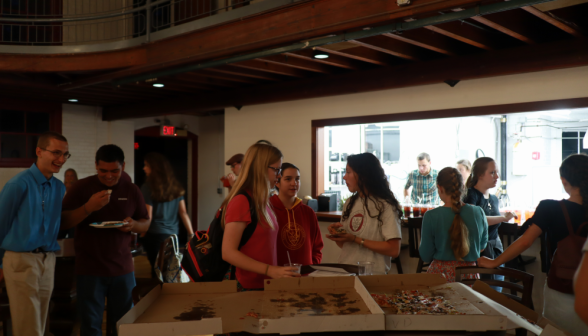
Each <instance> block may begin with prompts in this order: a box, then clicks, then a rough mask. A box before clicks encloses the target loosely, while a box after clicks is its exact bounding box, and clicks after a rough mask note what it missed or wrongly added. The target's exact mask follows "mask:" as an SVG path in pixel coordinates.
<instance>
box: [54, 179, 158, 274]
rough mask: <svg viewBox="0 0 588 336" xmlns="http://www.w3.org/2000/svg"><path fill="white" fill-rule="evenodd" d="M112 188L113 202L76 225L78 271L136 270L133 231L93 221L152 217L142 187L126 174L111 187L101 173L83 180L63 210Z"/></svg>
mask: <svg viewBox="0 0 588 336" xmlns="http://www.w3.org/2000/svg"><path fill="white" fill-rule="evenodd" d="M108 189H111V190H112V194H111V195H110V202H109V203H108V204H106V205H105V206H104V207H103V208H102V209H100V210H98V211H96V212H93V213H91V214H90V216H88V217H86V219H84V220H83V221H82V222H80V223H79V224H78V225H77V226H76V233H75V240H74V245H75V250H76V274H78V275H93V276H107V277H113V276H119V275H124V274H128V273H131V272H133V270H134V267H133V257H132V255H131V248H130V244H131V233H130V232H122V231H120V230H118V229H97V228H93V227H91V226H89V224H91V223H95V222H103V221H122V220H123V219H125V218H127V217H131V218H133V219H136V220H138V219H146V218H149V215H148V213H147V208H146V207H145V201H144V200H143V195H142V194H141V190H140V189H139V187H137V186H136V185H135V184H133V182H131V179H130V177H129V176H128V175H127V174H126V173H123V176H121V178H120V180H119V182H118V184H117V185H115V186H113V187H107V186H105V185H103V184H102V183H100V180H98V176H96V175H94V176H89V177H86V178H84V179H81V180H79V181H78V182H76V184H74V186H73V187H72V189H71V190H70V191H69V192H68V193H67V194H66V195H65V198H64V199H63V206H62V211H67V210H75V209H77V208H79V207H81V206H82V205H84V203H86V202H87V201H88V200H89V199H90V197H92V195H94V194H95V193H97V192H99V191H102V190H108Z"/></svg>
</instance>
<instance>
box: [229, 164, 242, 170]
mask: <svg viewBox="0 0 588 336" xmlns="http://www.w3.org/2000/svg"><path fill="white" fill-rule="evenodd" d="M239 164H241V163H233V164H232V165H231V168H233V169H235V167H237V165H239Z"/></svg>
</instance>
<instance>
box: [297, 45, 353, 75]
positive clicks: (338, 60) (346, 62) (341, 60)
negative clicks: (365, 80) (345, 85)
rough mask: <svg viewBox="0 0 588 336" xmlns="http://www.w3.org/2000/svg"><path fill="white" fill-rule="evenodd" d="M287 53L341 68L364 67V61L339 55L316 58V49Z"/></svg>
mask: <svg viewBox="0 0 588 336" xmlns="http://www.w3.org/2000/svg"><path fill="white" fill-rule="evenodd" d="M285 55H288V56H290V57H297V58H301V59H305V60H309V61H313V62H317V63H322V64H327V65H331V66H335V67H339V68H343V69H349V70H360V69H362V68H363V67H362V66H363V63H361V62H358V61H355V60H353V59H349V58H347V57H341V56H338V55H334V54H333V55H331V54H329V57H328V58H324V59H319V58H314V51H312V50H300V51H295V52H291V53H285Z"/></svg>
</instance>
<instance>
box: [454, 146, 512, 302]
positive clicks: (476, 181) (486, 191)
mask: <svg viewBox="0 0 588 336" xmlns="http://www.w3.org/2000/svg"><path fill="white" fill-rule="evenodd" d="M499 178H500V176H499V175H498V168H497V167H496V162H495V161H494V159H492V158H489V157H481V158H478V159H476V161H474V164H473V165H472V173H471V175H470V177H469V178H468V180H467V182H466V186H467V188H468V191H467V194H466V197H465V199H464V203H467V204H471V205H477V206H479V207H480V208H482V210H483V211H484V213H485V214H486V220H487V221H488V245H487V246H486V248H485V249H484V251H483V252H482V256H486V257H488V258H491V259H495V258H496V257H498V256H499V255H500V254H501V253H502V251H504V248H503V247H502V241H501V240H500V237H499V236H498V228H499V227H500V223H502V222H508V221H509V220H511V219H512V218H514V217H515V214H514V213H512V212H507V213H505V214H504V215H502V214H501V213H500V208H499V204H498V198H497V197H496V196H494V195H491V194H490V189H492V188H494V187H496V184H497V183H498V179H499ZM483 277H484V278H488V279H496V280H504V277H503V276H501V275H489V276H488V275H485V276H483ZM492 288H494V289H495V290H497V291H499V292H500V291H502V288H501V287H492Z"/></svg>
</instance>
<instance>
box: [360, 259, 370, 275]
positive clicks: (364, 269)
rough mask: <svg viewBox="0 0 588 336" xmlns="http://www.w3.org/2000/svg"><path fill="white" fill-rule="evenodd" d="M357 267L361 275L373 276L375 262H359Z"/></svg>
mask: <svg viewBox="0 0 588 336" xmlns="http://www.w3.org/2000/svg"><path fill="white" fill-rule="evenodd" d="M357 266H358V268H359V275H372V272H373V268H374V262H373V261H359V262H358V263H357Z"/></svg>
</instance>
